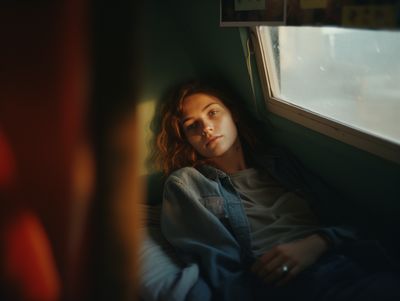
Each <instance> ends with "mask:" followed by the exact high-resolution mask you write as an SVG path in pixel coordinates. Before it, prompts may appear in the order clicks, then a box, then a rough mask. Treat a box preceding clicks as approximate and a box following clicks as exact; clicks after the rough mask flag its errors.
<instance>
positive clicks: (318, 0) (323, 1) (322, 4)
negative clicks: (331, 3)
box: [300, 0, 328, 9]
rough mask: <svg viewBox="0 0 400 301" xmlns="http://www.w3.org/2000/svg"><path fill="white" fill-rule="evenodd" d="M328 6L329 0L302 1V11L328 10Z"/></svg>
mask: <svg viewBox="0 0 400 301" xmlns="http://www.w3.org/2000/svg"><path fill="white" fill-rule="evenodd" d="M327 6H328V0H300V7H301V8H302V9H315V8H326V7H327Z"/></svg>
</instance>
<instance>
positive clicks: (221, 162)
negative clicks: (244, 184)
mask: <svg viewBox="0 0 400 301" xmlns="http://www.w3.org/2000/svg"><path fill="white" fill-rule="evenodd" d="M211 163H212V164H213V165H215V167H217V168H218V169H220V170H222V171H224V172H226V173H228V174H231V173H235V172H238V171H240V170H243V169H246V168H247V165H246V160H245V158H244V152H243V148H242V145H241V143H240V140H239V139H237V140H236V142H235V143H234V145H233V146H232V147H231V148H230V149H229V150H228V151H227V152H225V153H224V154H223V155H222V156H219V157H215V158H212V159H211Z"/></svg>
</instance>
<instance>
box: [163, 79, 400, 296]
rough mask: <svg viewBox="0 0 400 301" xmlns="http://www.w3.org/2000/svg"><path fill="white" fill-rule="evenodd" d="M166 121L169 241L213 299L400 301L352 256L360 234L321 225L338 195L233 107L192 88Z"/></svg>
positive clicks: (381, 277)
mask: <svg viewBox="0 0 400 301" xmlns="http://www.w3.org/2000/svg"><path fill="white" fill-rule="evenodd" d="M161 113H162V122H161V126H160V131H159V133H158V135H157V146H158V150H157V152H156V161H157V162H158V163H159V165H160V166H161V167H162V169H163V171H164V173H165V174H166V175H168V178H167V180H166V182H165V186H164V199H163V210H162V217H161V226H162V231H163V234H164V235H165V237H166V238H167V240H168V241H169V242H170V243H171V244H172V245H173V246H174V247H175V248H176V250H177V252H178V254H179V255H180V257H181V258H182V259H183V260H184V261H185V262H186V263H188V264H192V263H196V264H198V265H199V267H200V272H201V275H202V276H203V277H204V279H205V280H206V282H207V284H208V286H209V288H210V290H211V292H212V296H213V299H215V300H252V299H254V300H262V299H264V300H266V299H267V298H269V299H268V300H286V299H288V300H289V299H291V300H292V298H293V297H296V299H297V300H350V299H351V300H375V298H376V300H378V299H379V300H400V299H398V298H399V296H400V293H399V290H398V289H397V287H398V285H399V284H400V281H399V277H398V275H396V274H395V273H394V272H393V273H392V272H383V271H380V270H374V271H372V270H368V269H367V268H365V267H363V266H361V265H359V264H358V263H356V262H355V261H353V260H351V259H350V258H348V257H346V256H344V255H343V254H342V253H341V250H343V249H345V247H346V246H348V245H351V244H353V243H354V242H355V241H356V238H355V235H354V233H353V232H352V231H350V230H349V229H346V228H343V227H331V226H326V225H324V224H323V223H321V221H320V220H319V218H320V217H321V216H322V217H324V215H318V214H322V213H323V210H321V209H322V208H329V207H328V206H330V205H329V204H331V205H332V204H334V203H335V202H336V200H337V196H336V194H335V192H334V191H333V190H331V189H330V188H329V187H327V186H326V185H325V184H324V183H323V182H322V181H321V180H320V179H319V178H317V177H315V176H313V175H312V174H311V173H310V172H308V171H307V170H306V169H304V168H303V167H302V166H301V164H300V163H299V162H298V161H297V160H296V159H295V158H293V157H292V156H290V155H289V154H287V153H286V152H284V151H283V150H279V149H274V148H266V147H265V143H261V142H263V140H264V139H265V138H264V137H261V136H259V137H257V134H256V133H255V131H256V130H259V127H258V128H256V129H254V128H253V129H252V128H251V126H252V123H253V120H252V119H251V118H248V115H246V114H245V112H244V111H243V110H242V109H238V105H237V104H235V102H234V99H232V98H230V97H226V96H225V95H224V94H222V93H221V92H220V91H219V90H217V89H214V88H211V87H209V86H206V85H203V84H201V83H198V82H191V83H188V84H185V85H183V86H181V87H180V88H179V89H178V90H177V91H176V93H175V94H174V95H173V96H172V97H171V98H170V101H169V102H167V103H166V104H165V106H164V108H163V110H162V112H161ZM253 126H254V125H253ZM336 203H337V202H336ZM379 256H380V255H379ZM382 256H383V255H382ZM381 260H382V261H384V260H385V258H383V257H382V258H381Z"/></svg>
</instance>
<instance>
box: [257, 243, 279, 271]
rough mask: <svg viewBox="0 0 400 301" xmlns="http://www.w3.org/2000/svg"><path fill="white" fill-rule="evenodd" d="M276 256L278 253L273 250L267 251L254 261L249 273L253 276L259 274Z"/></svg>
mask: <svg viewBox="0 0 400 301" xmlns="http://www.w3.org/2000/svg"><path fill="white" fill-rule="evenodd" d="M277 255H278V252H277V250H275V249H272V250H270V251H268V252H267V253H265V254H264V255H262V256H261V257H260V258H259V259H257V260H256V262H255V263H254V264H253V266H252V267H251V271H252V272H253V273H255V274H259V273H260V272H261V271H262V270H263V269H264V266H265V265H266V264H268V262H269V261H270V260H272V259H273V258H274V257H275V256H277Z"/></svg>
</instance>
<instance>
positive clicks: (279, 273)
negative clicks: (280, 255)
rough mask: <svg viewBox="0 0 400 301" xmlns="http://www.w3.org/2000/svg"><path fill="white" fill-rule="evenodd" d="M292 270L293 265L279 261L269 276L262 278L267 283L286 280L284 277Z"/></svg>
mask: <svg viewBox="0 0 400 301" xmlns="http://www.w3.org/2000/svg"><path fill="white" fill-rule="evenodd" d="M293 268H294V266H293V264H292V263H291V262H288V261H284V260H281V264H279V265H278V266H276V267H275V268H274V269H273V270H272V271H271V272H270V273H269V274H267V275H266V276H265V277H263V279H264V281H265V282H267V283H270V284H271V283H274V282H276V281H278V280H281V279H283V278H286V275H287V274H289V273H290V271H291V270H292V269H293Z"/></svg>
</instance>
